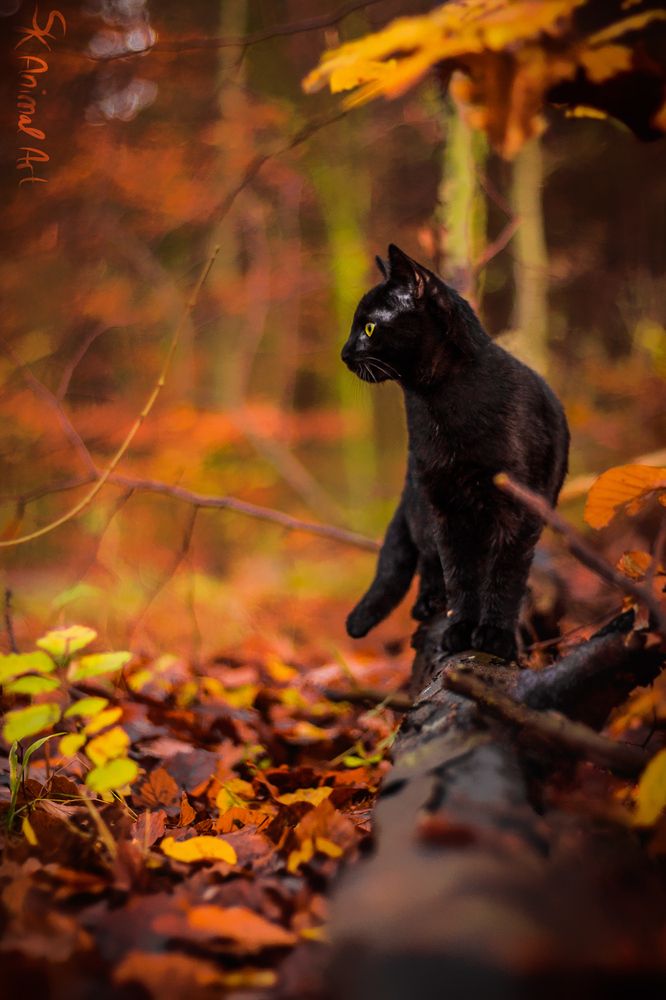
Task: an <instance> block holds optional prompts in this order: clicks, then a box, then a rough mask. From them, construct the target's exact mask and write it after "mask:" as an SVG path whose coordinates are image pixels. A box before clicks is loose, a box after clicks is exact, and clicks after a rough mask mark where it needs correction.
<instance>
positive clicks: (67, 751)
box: [58, 733, 86, 757]
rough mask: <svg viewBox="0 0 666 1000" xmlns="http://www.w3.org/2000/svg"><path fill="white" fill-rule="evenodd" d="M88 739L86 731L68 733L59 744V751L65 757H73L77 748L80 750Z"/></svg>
mask: <svg viewBox="0 0 666 1000" xmlns="http://www.w3.org/2000/svg"><path fill="white" fill-rule="evenodd" d="M85 741H86V735H85V733H68V734H67V736H63V738H62V739H61V740H60V744H59V746H58V751H59V752H60V754H61V755H62V756H63V757H73V756H74V754H75V753H76V752H77V750H80V749H81V747H82V746H83V744H84V743H85Z"/></svg>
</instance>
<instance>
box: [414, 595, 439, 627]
mask: <svg viewBox="0 0 666 1000" xmlns="http://www.w3.org/2000/svg"><path fill="white" fill-rule="evenodd" d="M444 605H445V602H444V601H443V600H442V599H441V598H440V597H436V596H435V595H434V594H419V596H418V598H417V601H416V603H415V605H414V607H413V608H412V618H415V619H416V621H417V622H427V621H428V620H429V619H430V618H434V617H435V615H438V614H439V613H440V611H442V610H443V609H444Z"/></svg>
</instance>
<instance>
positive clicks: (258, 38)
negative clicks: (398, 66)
mask: <svg viewBox="0 0 666 1000" xmlns="http://www.w3.org/2000/svg"><path fill="white" fill-rule="evenodd" d="M379 2H380V0H361V2H359V0H353V2H351V3H346V4H343V6H342V7H340V8H339V9H338V10H337V11H334V12H333V13H332V14H321V15H319V16H318V17H309V18H304V19H303V20H302V21H294V22H292V23H290V24H278V25H276V26H275V27H273V28H264V29H263V30H262V31H253V32H251V33H250V34H248V35H243V36H241V37H239V38H219V37H217V38H185V39H183V40H182V41H162V42H155V44H154V45H149V46H147V47H146V48H145V49H141V50H140V51H138V52H130V51H127V52H122V53H113V54H112V55H108V56H104V55H100V56H95V55H92V53H90V52H87V53H85V55H86V57H87V58H88V59H90V60H92V61H93V62H115V61H116V60H118V59H131V58H133V57H136V56H143V55H146V53H148V52H151V53H152V52H200V51H201V50H202V49H227V48H238V49H247V48H249V47H250V46H251V45H257V44H258V43H259V42H268V41H270V40H271V39H272V38H284V37H286V36H288V35H299V34H303V33H305V32H308V31H318V30H320V29H322V28H331V27H333V26H334V25H336V24H339V22H340V21H343V20H344V19H345V18H346V17H349V15H350V14H354V13H356V12H357V11H359V10H363V9H364V8H366V7H372V6H374V5H375V4H377V3H379Z"/></svg>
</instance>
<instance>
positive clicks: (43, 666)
mask: <svg viewBox="0 0 666 1000" xmlns="http://www.w3.org/2000/svg"><path fill="white" fill-rule="evenodd" d="M52 670H55V663H54V662H53V660H52V659H51V657H50V656H47V655H46V653H41V652H39V650H36V651H35V652H34V653H8V654H7V655H6V656H0V684H6V683H7V681H13V680H14V678H15V677H20V676H21V674H30V673H33V672H34V673H38V674H49V673H51V671H52Z"/></svg>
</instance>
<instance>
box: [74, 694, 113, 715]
mask: <svg viewBox="0 0 666 1000" xmlns="http://www.w3.org/2000/svg"><path fill="white" fill-rule="evenodd" d="M108 704H109V699H108V698H96V697H93V696H91V697H90V698H79V700H78V701H75V702H74V704H73V705H70V706H69V708H68V709H67V710H66V712H65V714H64V718H65V719H71V717H72V716H73V715H80V716H81V718H82V719H92V717H93V716H94V715H99V713H100V712H101V711H103V710H104V709H105V708H106V706H107V705H108Z"/></svg>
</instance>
